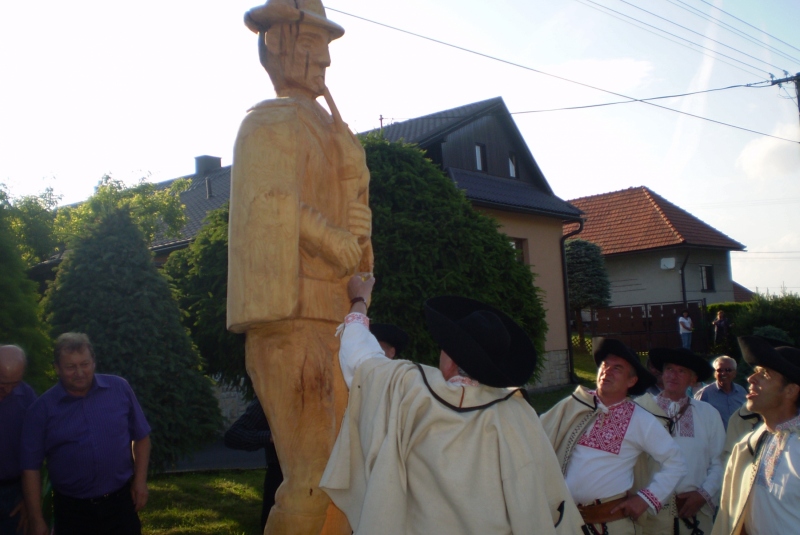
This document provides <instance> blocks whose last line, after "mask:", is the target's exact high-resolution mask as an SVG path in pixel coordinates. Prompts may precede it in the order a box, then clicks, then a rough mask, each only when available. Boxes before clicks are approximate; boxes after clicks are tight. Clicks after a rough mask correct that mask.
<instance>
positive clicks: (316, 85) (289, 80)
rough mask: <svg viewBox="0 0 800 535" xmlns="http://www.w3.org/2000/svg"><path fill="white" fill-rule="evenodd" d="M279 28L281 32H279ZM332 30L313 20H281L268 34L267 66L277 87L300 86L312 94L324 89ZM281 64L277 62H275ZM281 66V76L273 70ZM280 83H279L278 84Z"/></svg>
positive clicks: (317, 93)
mask: <svg viewBox="0 0 800 535" xmlns="http://www.w3.org/2000/svg"><path fill="white" fill-rule="evenodd" d="M278 32H279V33H278ZM329 42H330V34H329V33H328V31H327V30H325V29H323V28H320V27H318V26H312V25H311V24H305V23H301V24H281V25H280V26H279V27H275V28H274V29H270V31H269V33H268V34H267V48H268V49H269V51H270V54H272V57H271V58H270V61H269V62H268V68H267V70H268V71H270V76H272V79H273V82H274V83H275V86H276V87H275V89H276V90H278V92H279V93H280V92H281V90H283V89H290V88H291V89H300V90H304V91H307V92H309V93H310V96H311V97H312V98H316V97H318V96H320V95H322V93H323V91H324V89H325V69H327V68H328V66H329V65H330V64H331V56H330V54H329V52H328V43H329ZM276 61H277V62H279V65H275V62H276ZM276 69H279V70H280V73H279V75H278V76H276V74H278V73H275V72H273V70H276ZM279 86H280V87H279Z"/></svg>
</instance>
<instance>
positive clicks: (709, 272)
mask: <svg viewBox="0 0 800 535" xmlns="http://www.w3.org/2000/svg"><path fill="white" fill-rule="evenodd" d="M700 289H701V290H702V291H704V292H713V291H714V266H709V265H700Z"/></svg>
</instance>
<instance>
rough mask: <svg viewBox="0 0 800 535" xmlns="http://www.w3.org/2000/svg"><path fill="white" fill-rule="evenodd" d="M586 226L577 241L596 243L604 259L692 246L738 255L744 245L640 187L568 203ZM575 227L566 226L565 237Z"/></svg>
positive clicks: (582, 198)
mask: <svg viewBox="0 0 800 535" xmlns="http://www.w3.org/2000/svg"><path fill="white" fill-rule="evenodd" d="M569 203H570V204H572V205H573V206H575V207H576V208H578V209H579V210H582V211H583V212H584V214H585V218H586V223H585V226H584V229H583V231H582V232H581V233H580V234H578V235H577V238H580V239H583V240H587V241H590V242H593V243H596V244H597V245H599V246H600V247H601V248H602V249H603V254H604V255H612V254H619V253H630V252H633V251H646V250H648V249H658V248H660V247H670V246H676V245H693V246H702V247H712V248H719V249H729V250H734V251H741V250H742V249H744V248H745V246H744V245H742V244H741V243H739V242H737V241H736V240H733V239H731V238H729V237H728V236H726V235H725V234H723V233H721V232H720V231H718V230H717V229H715V228H713V227H711V226H710V225H708V224H706V223H704V222H702V221H700V220H699V219H697V218H696V217H695V216H693V215H692V214H690V213H689V212H687V211H685V210H683V209H681V208H679V207H677V206H675V205H674V204H672V203H671V202H669V201H668V200H666V199H665V198H663V197H661V196H660V195H658V194H657V193H655V192H653V191H651V190H650V189H648V188H646V187H644V186H641V187H637V188H628V189H624V190H621V191H614V192H611V193H603V194H600V195H592V196H591V197H581V198H580V199H574V200H571V201H569ZM575 228H577V227H576V225H566V226H565V227H564V233H565V234H566V233H567V232H569V231H572V230H574V229H575Z"/></svg>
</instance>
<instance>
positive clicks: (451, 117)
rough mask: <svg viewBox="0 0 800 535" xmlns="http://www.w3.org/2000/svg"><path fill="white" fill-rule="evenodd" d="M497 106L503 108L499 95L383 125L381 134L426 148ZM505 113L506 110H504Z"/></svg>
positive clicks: (392, 139)
mask: <svg viewBox="0 0 800 535" xmlns="http://www.w3.org/2000/svg"><path fill="white" fill-rule="evenodd" d="M498 106H502V107H503V108H505V104H503V99H502V98H501V97H495V98H490V99H488V100H482V101H480V102H474V103H472V104H467V105H466V106H459V107H458V108H452V109H449V110H444V111H439V112H436V113H431V114H430V115H424V116H422V117H417V118H415V119H409V120H407V121H403V122H400V123H393V124H390V125H388V126H385V127H384V128H383V129H382V130H383V136H384V137H385V138H386V139H388V140H389V141H400V140H403V141H405V142H406V143H415V144H417V145H419V146H421V147H422V148H427V146H428V145H429V144H430V143H432V142H434V141H437V140H439V139H441V138H442V137H444V136H446V135H447V134H449V133H450V132H453V131H455V130H457V129H458V128H460V127H461V126H463V125H464V124H466V123H468V122H471V121H474V120H475V119H477V118H478V117H481V116H482V115H485V114H486V113H489V112H491V111H493V110H494V109H495V108H497V107H498ZM506 113H508V112H507V111H506ZM372 132H374V130H372ZM365 133H369V132H365Z"/></svg>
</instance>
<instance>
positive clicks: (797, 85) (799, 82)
mask: <svg viewBox="0 0 800 535" xmlns="http://www.w3.org/2000/svg"><path fill="white" fill-rule="evenodd" d="M783 72H786V71H783ZM787 82H794V91H795V94H796V95H797V113H798V114H800V72H798V73H797V74H795V75H794V76H789V73H786V78H780V79H777V80H772V85H779V84H785V83H787Z"/></svg>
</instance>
